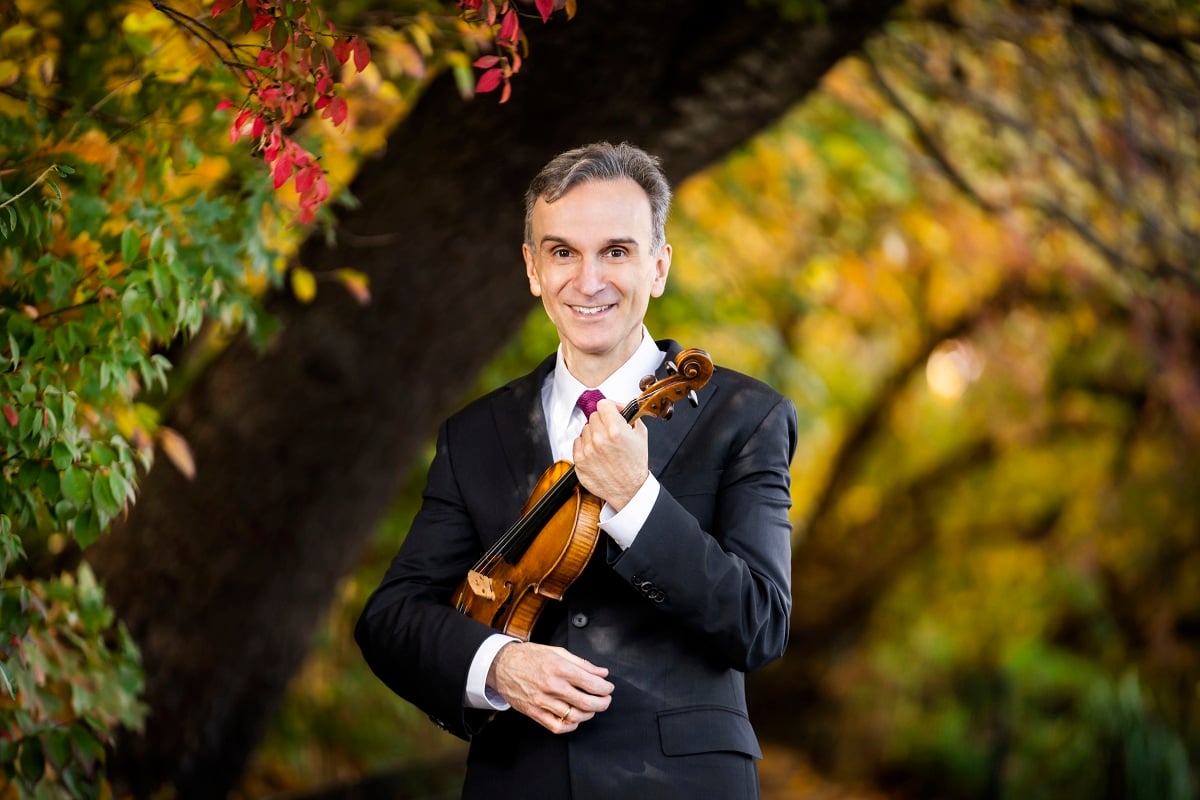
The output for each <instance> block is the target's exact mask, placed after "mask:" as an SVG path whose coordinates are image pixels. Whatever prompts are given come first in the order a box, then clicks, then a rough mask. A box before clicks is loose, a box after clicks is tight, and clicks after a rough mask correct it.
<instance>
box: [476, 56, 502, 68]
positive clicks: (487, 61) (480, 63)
mask: <svg viewBox="0 0 1200 800" xmlns="http://www.w3.org/2000/svg"><path fill="white" fill-rule="evenodd" d="M499 63H500V56H480V57H479V58H477V59H475V61H474V63H472V64H471V66H473V67H479V68H480V69H487V68H488V67H494V66H496V65H497V64H499Z"/></svg>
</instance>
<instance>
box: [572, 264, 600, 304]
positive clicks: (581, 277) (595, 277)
mask: <svg viewBox="0 0 1200 800" xmlns="http://www.w3.org/2000/svg"><path fill="white" fill-rule="evenodd" d="M604 285H605V276H604V263H603V262H602V261H601V260H600V259H599V258H598V257H597V256H585V257H584V258H583V259H581V260H580V262H579V269H578V270H576V272H575V289H576V291H578V292H580V293H581V294H586V295H593V294H597V293H598V292H599V291H600V290H601V289H603V288H604Z"/></svg>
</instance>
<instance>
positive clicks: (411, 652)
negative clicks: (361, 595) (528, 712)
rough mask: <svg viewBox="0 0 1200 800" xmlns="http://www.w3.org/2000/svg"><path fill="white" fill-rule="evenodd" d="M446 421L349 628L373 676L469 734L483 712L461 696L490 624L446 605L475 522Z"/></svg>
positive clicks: (463, 567) (471, 551) (471, 553)
mask: <svg viewBox="0 0 1200 800" xmlns="http://www.w3.org/2000/svg"><path fill="white" fill-rule="evenodd" d="M448 440H449V433H448V424H443V425H442V428H441V430H440V431H439V433H438V443H437V452H436V454H435V455H434V459H433V462H432V464H431V465H430V468H429V477H428V481H427V483H426V487H425V493H424V500H423V502H422V504H421V510H420V511H419V512H418V513H417V516H416V518H415V519H414V520H413V524H412V528H411V529H410V530H409V533H408V536H407V537H406V538H405V540H404V544H403V546H401V548H400V551H399V552H398V553H397V554H396V557H395V558H394V559H393V560H392V563H391V566H390V567H389V568H388V570H387V573H386V574H385V576H384V578H383V582H382V583H381V584H380V586H379V588H378V589H376V590H375V592H374V593H373V594H372V595H371V597H370V599H369V600H368V601H367V605H366V608H364V610H363V613H362V616H361V617H360V618H359V620H358V624H357V626H356V627H355V630H354V638H355V640H356V641H357V642H358V646H359V648H360V649H361V650H362V653H363V657H364V658H365V659H366V661H367V663H368V664H369V665H370V667H371V669H372V670H373V671H374V672H375V674H376V675H377V676H378V677H379V678H380V680H382V681H383V682H384V683H385V684H387V686H388V687H389V688H390V689H391V690H392V691H394V692H395V693H396V694H398V695H400V696H401V697H403V698H404V699H406V700H408V701H409V702H411V703H413V704H414V705H416V706H417V707H418V708H420V709H421V710H423V711H425V712H426V713H427V714H429V716H430V718H431V719H433V721H434V722H435V723H436V724H437V725H439V726H440V727H442V728H445V729H446V730H448V731H450V732H451V733H453V734H455V735H456V736H460V737H463V738H468V737H469V736H470V735H471V734H472V733H474V732H475V731H476V730H477V729H478V728H479V727H481V726H482V725H483V723H484V722H485V721H486V718H487V714H486V712H482V711H477V710H475V709H467V708H465V707H464V705H463V694H464V690H465V687H466V683H467V672H468V670H469V669H470V664H471V659H472V658H473V657H474V655H475V651H476V650H477V649H479V646H480V645H481V644H482V643H483V641H484V639H486V638H487V637H488V636H490V635H491V634H493V633H495V631H494V630H492V629H491V628H489V627H488V626H486V625H483V624H481V623H479V622H476V621H475V620H472V619H470V618H469V617H466V616H464V615H462V614H460V613H458V612H457V611H455V610H454V609H453V608H451V607H450V598H451V596H452V595H453V594H454V589H455V588H456V587H457V586H458V583H459V581H461V580H462V578H463V576H464V575H466V574H467V570H469V569H470V568H471V566H472V565H473V564H474V563H475V561H476V560H477V559H478V557H479V551H480V545H479V538H478V536H477V534H476V531H475V527H474V525H473V523H472V520H471V518H470V515H469V513H468V512H467V509H466V505H465V503H464V502H463V499H462V495H461V492H460V489H459V486H458V483H457V481H456V479H455V475H454V465H453V463H452V458H451V453H450V448H449V446H448V444H447V442H448Z"/></svg>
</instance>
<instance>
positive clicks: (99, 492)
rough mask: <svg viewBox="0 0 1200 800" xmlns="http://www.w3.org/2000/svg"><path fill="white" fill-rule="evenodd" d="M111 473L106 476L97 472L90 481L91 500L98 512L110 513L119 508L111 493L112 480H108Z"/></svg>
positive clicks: (115, 511) (114, 512) (114, 496)
mask: <svg viewBox="0 0 1200 800" xmlns="http://www.w3.org/2000/svg"><path fill="white" fill-rule="evenodd" d="M112 474H113V473H111V472H110V473H109V474H108V475H107V476H106V475H100V474H97V475H96V476H95V479H94V480H93V481H92V502H94V503H95V504H96V508H97V509H98V510H99V511H100V512H102V513H104V514H110V515H111V514H116V513H117V512H118V511H120V510H121V506H120V505H119V504H118V503H117V498H116V495H115V494H114V493H113V486H112V482H111V481H110V480H109V478H110V477H111V476H112Z"/></svg>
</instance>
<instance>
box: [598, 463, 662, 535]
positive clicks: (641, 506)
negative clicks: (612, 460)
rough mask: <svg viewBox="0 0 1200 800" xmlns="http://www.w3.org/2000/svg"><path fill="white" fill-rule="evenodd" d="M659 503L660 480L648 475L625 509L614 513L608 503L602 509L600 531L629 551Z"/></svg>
mask: <svg viewBox="0 0 1200 800" xmlns="http://www.w3.org/2000/svg"><path fill="white" fill-rule="evenodd" d="M657 501H658V479H657V478H655V477H654V476H653V475H651V474H649V473H647V475H646V482H645V483H643V484H642V488H640V489H638V490H637V494H635V495H634V496H633V498H632V499H630V501H629V502H628V503H626V504H625V507H624V508H622V509H621V510H620V511H613V510H612V509H611V508H610V507H609V505H608V503H605V504H604V506H603V507H601V509H600V530H602V531H604V532H605V533H607V534H608V535H609V536H611V537H612V540H613V541H614V542H616V543H617V545H618V546H619V547H620V548H621V549H622V550H625V549H628V547H629V546H630V545H631V544H633V540H634V539H636V538H637V535H638V531H640V530H641V529H642V526H643V525H645V524H646V520H647V518H649V516H650V512H651V511H653V510H654V504H655V502H657Z"/></svg>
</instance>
